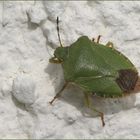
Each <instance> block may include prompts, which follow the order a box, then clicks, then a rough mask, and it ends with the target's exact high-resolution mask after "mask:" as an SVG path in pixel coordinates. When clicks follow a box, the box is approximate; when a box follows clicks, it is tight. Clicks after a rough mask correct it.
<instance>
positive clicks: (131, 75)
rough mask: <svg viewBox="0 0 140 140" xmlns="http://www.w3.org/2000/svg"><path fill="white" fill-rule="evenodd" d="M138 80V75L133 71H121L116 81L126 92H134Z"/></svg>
mask: <svg viewBox="0 0 140 140" xmlns="http://www.w3.org/2000/svg"><path fill="white" fill-rule="evenodd" d="M137 80H138V73H137V72H136V71H134V70H131V69H126V70H119V77H118V78H117V79H116V82H117V84H118V85H119V87H120V88H121V89H122V90H123V91H124V92H130V91H132V90H134V88H135V85H136V82H137Z"/></svg>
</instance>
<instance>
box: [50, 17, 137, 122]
mask: <svg viewBox="0 0 140 140" xmlns="http://www.w3.org/2000/svg"><path fill="white" fill-rule="evenodd" d="M57 23H58V19H57ZM57 29H58V31H59V28H58V26H57ZM58 37H59V40H60V35H59V32H58ZM99 38H100V36H99ZM99 38H98V41H97V42H93V41H92V40H90V39H89V38H88V37H87V36H81V37H79V38H78V40H77V41H76V42H74V43H73V44H71V45H70V46H69V47H62V43H60V46H61V47H58V48H57V49H56V50H55V52H54V57H53V58H51V59H50V62H54V63H61V65H62V68H63V72H64V78H65V81H66V83H65V85H64V86H63V88H62V89H61V91H60V92H59V93H58V94H57V95H56V96H55V97H54V99H53V100H52V101H51V102H50V103H52V102H53V101H54V100H55V99H56V98H57V97H58V96H60V93H61V92H62V91H63V90H64V88H65V87H66V86H67V84H68V83H70V82H71V83H74V84H76V85H78V86H79V87H80V88H81V89H82V90H83V92H84V94H85V99H86V101H87V105H88V106H89V107H90V103H89V99H88V98H89V95H90V94H91V93H96V95H97V96H101V97H120V96H122V95H124V94H126V93H129V92H131V91H133V90H134V88H135V85H136V82H137V80H138V72H137V70H136V68H135V66H134V65H133V64H132V63H131V62H130V60H129V59H128V58H127V57H125V56H124V55H123V54H121V53H120V52H118V51H117V50H115V49H114V48H113V47H110V46H112V43H111V42H109V43H107V44H106V45H103V44H99ZM60 42H61V40H60ZM93 110H95V111H97V110H96V109H94V108H93ZM97 112H98V113H99V114H100V115H101V119H102V124H103V125H104V124H105V123H104V121H103V113H101V112H99V111H97Z"/></svg>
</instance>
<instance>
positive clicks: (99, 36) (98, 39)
mask: <svg viewBox="0 0 140 140" xmlns="http://www.w3.org/2000/svg"><path fill="white" fill-rule="evenodd" d="M100 38H101V35H98V38H97V43H99V41H100Z"/></svg>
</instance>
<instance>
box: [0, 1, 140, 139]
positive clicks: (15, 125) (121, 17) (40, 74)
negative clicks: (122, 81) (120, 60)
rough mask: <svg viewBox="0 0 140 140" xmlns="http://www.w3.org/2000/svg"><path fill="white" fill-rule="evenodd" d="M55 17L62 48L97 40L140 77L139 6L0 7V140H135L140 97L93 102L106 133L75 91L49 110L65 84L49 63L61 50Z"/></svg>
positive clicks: (72, 3)
mask: <svg viewBox="0 0 140 140" xmlns="http://www.w3.org/2000/svg"><path fill="white" fill-rule="evenodd" d="M57 16H59V18H60V20H61V21H60V33H61V38H62V42H63V44H64V45H65V46H68V45H70V44H71V43H73V42H74V41H75V40H76V39H77V38H78V37H79V36H81V35H87V36H89V37H90V38H92V37H95V38H96V37H97V36H98V35H99V34H100V35H102V38H101V42H102V43H107V42H108V41H112V42H113V43H114V44H115V48H117V49H118V50H119V51H121V52H122V53H124V54H125V55H126V56H128V57H129V59H130V60H131V61H132V62H133V63H134V64H135V65H136V67H137V69H138V71H140V2H139V1H104V2H103V1H7V2H6V1H4V2H2V1H0V83H1V84H0V138H17V139H19V138H28V139H29V138H34V139H37V138H38V139H39V138H40V139H41V138H42V139H43V138H46V139H47V138H48V139H49V138H61V139H64V138H65V139H66V138H92V139H93V138H103V139H104V138H118V139H119V138H140V93H137V94H135V95H131V96H127V97H123V98H120V99H102V98H99V97H93V98H92V102H93V105H94V107H96V108H97V109H98V110H100V111H102V112H104V114H105V123H106V125H105V127H102V126H101V121H100V118H99V117H98V116H96V114H95V113H93V112H92V113H91V112H90V111H89V110H87V109H86V108H85V106H84V97H83V94H82V91H81V90H80V89H79V88H78V87H74V86H72V85H69V86H68V87H67V88H66V89H65V91H64V92H63V96H62V97H61V98H59V99H58V100H56V102H54V104H53V105H52V106H51V105H50V104H49V101H50V100H51V99H52V98H53V97H54V95H55V94H56V93H57V92H58V91H59V90H60V89H61V87H62V86H63V83H64V78H63V71H62V68H61V66H60V65H55V64H49V61H48V60H49V58H51V57H52V54H53V51H54V50H55V48H57V47H58V46H59V42H58V38H57V33H56V17H57Z"/></svg>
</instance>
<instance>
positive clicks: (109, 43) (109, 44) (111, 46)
mask: <svg viewBox="0 0 140 140" xmlns="http://www.w3.org/2000/svg"><path fill="white" fill-rule="evenodd" d="M105 46H106V47H110V48H114V45H113V43H112V42H110V41H109V42H108V43H107V44H106V45H105Z"/></svg>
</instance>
